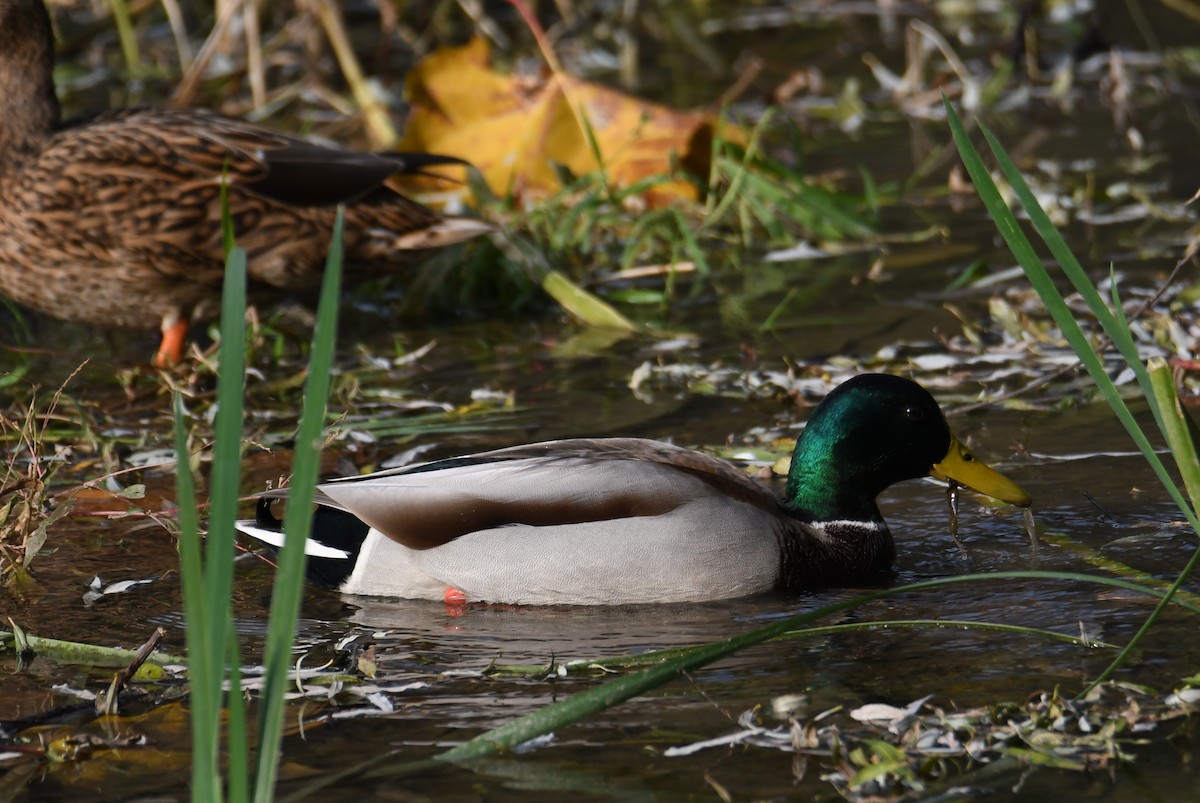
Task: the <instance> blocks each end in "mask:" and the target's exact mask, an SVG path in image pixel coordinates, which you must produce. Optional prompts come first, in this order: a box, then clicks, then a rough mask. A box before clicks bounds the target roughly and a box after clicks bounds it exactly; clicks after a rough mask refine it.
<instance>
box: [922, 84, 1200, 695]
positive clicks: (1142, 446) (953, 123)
mask: <svg viewBox="0 0 1200 803" xmlns="http://www.w3.org/2000/svg"><path fill="white" fill-rule="evenodd" d="M942 104H943V106H944V107H945V109H946V117H947V120H948V122H949V124H950V130H951V133H952V134H953V137H954V142H955V145H956V146H957V147H958V152H959V155H960V156H961V157H962V160H963V163H964V164H965V165H966V167H967V172H968V173H969V174H970V176H971V179H972V181H973V182H974V183H975V188H976V191H977V192H978V193H979V196H980V198H981V199H982V200H983V203H984V205H985V206H986V207H987V209H988V212H989V213H990V214H991V215H992V218H993V220H994V221H995V222H996V225H997V227H998V228H999V229H1000V233H1001V235H1002V236H1003V237H1004V239H1005V242H1007V243H1008V246H1009V249H1010V250H1011V251H1012V252H1013V255H1014V256H1015V257H1016V258H1017V261H1018V262H1019V263H1020V265H1021V267H1022V269H1023V270H1024V271H1025V274H1026V276H1027V277H1028V278H1029V281H1030V283H1031V284H1032V285H1033V286H1034V289H1035V290H1036V291H1037V293H1038V295H1039V296H1040V297H1041V299H1042V303H1043V304H1045V306H1046V308H1047V310H1049V312H1050V314H1051V317H1053V318H1054V320H1055V323H1057V324H1058V326H1059V329H1060V331H1062V333H1063V335H1064V336H1065V337H1066V338H1067V341H1068V342H1069V343H1070V344H1071V346H1072V348H1074V349H1075V353H1076V354H1077V355H1078V356H1079V358H1080V361H1081V362H1082V363H1083V365H1084V367H1085V368H1086V369H1087V371H1088V374H1089V375H1090V376H1091V377H1092V379H1093V380H1094V381H1095V382H1096V385H1097V386H1098V387H1099V388H1100V390H1101V392H1102V393H1103V394H1104V397H1105V399H1106V400H1107V401H1108V403H1109V406H1110V407H1111V408H1112V410H1113V412H1114V413H1115V414H1116V416H1117V419H1118V420H1120V422H1121V424H1122V425H1123V426H1124V427H1125V429H1126V431H1127V432H1128V433H1129V435H1130V437H1131V438H1132V439H1133V441H1134V443H1136V444H1137V446H1138V449H1139V450H1141V452H1142V455H1143V456H1144V457H1145V459H1146V462H1147V463H1149V464H1150V466H1151V468H1152V469H1153V470H1154V473H1155V475H1156V476H1157V477H1158V478H1159V481H1160V482H1161V483H1162V484H1163V487H1164V488H1166V490H1167V493H1168V494H1169V495H1170V496H1171V498H1172V499H1173V500H1174V501H1175V503H1176V504H1177V505H1178V506H1179V509H1180V511H1181V512H1182V513H1183V514H1184V516H1185V517H1186V518H1187V520H1188V522H1189V523H1190V524H1191V525H1192V528H1193V529H1194V530H1195V531H1196V532H1197V533H1198V534H1200V520H1198V519H1197V517H1196V514H1195V512H1194V511H1193V510H1192V507H1191V506H1190V505H1189V504H1188V503H1187V501H1186V500H1185V499H1184V498H1183V494H1182V493H1181V492H1180V491H1179V487H1178V486H1177V485H1176V484H1175V481H1174V480H1173V479H1172V478H1171V475H1170V474H1169V473H1168V472H1167V469H1166V467H1165V466H1164V465H1163V463H1162V461H1161V460H1160V459H1159V457H1158V454H1157V453H1156V452H1155V451H1154V449H1153V448H1152V447H1151V446H1150V442H1149V439H1148V438H1147V437H1146V435H1145V433H1144V432H1143V431H1142V429H1141V427H1140V426H1138V424H1137V422H1136V421H1135V420H1134V418H1133V415H1132V414H1131V413H1130V411H1129V408H1128V406H1127V405H1126V404H1125V402H1124V400H1123V399H1122V398H1121V397H1120V395H1119V394H1118V393H1117V389H1116V387H1115V386H1114V385H1113V383H1112V381H1111V380H1110V379H1109V377H1108V374H1107V373H1106V372H1105V371H1104V367H1103V363H1102V361H1101V359H1100V356H1099V355H1098V354H1097V353H1096V351H1095V349H1094V348H1092V346H1091V344H1090V343H1089V342H1088V341H1087V338H1086V337H1084V335H1083V332H1082V330H1080V328H1079V326H1078V324H1077V323H1076V322H1075V319H1074V316H1073V315H1072V314H1071V312H1070V310H1069V308H1068V307H1067V305H1066V301H1065V299H1064V298H1063V297H1062V294H1061V293H1059V292H1058V289H1057V288H1056V287H1055V286H1054V283H1053V282H1052V281H1051V280H1050V277H1049V274H1048V273H1047V271H1046V269H1045V267H1044V266H1043V265H1042V264H1041V261H1040V260H1039V259H1038V258H1037V255H1036V254H1035V253H1034V252H1033V248H1032V247H1031V246H1030V244H1029V241H1028V239H1026V238H1025V236H1024V234H1023V233H1022V232H1021V230H1020V227H1019V226H1018V225H1017V222H1016V218H1015V217H1014V216H1013V214H1012V212H1011V211H1009V209H1008V206H1007V205H1006V204H1005V203H1004V202H1003V199H1001V198H1000V194H999V192H998V191H997V190H996V186H995V184H994V183H993V182H992V178H991V176H990V175H989V174H988V172H987V170H986V169H985V168H984V166H983V162H982V160H981V159H980V158H979V154H978V152H977V151H976V150H975V148H974V146H973V145H972V144H971V142H970V140H969V139H968V137H967V135H966V131H965V130H964V129H963V126H962V122H961V121H960V120H959V119H958V115H957V114H955V112H954V109H953V107H952V106H951V105H950V103H949V101H947V100H946V99H945V98H944V97H943V99H942ZM984 136H985V137H987V140H988V144H989V146H990V147H991V149H992V151H993V153H994V154H995V155H996V159H997V161H998V163H999V164H1000V165H1001V170H1002V172H1003V173H1004V175H1005V178H1006V179H1008V181H1009V182H1010V183H1011V184H1012V185H1013V188H1014V189H1015V190H1016V192H1017V197H1018V199H1019V200H1020V201H1021V203H1022V205H1023V207H1024V208H1025V211H1026V213H1027V214H1029V216H1030V220H1031V221H1033V223H1034V227H1035V229H1037V230H1038V232H1039V234H1040V235H1041V237H1042V239H1043V241H1045V242H1046V245H1047V247H1048V248H1050V249H1051V252H1052V253H1054V254H1055V256H1056V258H1058V260H1059V265H1060V266H1061V267H1062V268H1063V270H1064V272H1065V273H1067V275H1068V278H1069V279H1070V280H1071V282H1072V284H1073V285H1075V287H1076V289H1077V290H1079V292H1080V293H1081V295H1082V296H1083V297H1084V298H1085V300H1087V303H1088V305H1089V307H1090V308H1091V310H1092V312H1093V314H1094V315H1096V318H1097V320H1099V321H1100V324H1101V326H1102V327H1103V328H1104V330H1105V333H1106V334H1108V336H1109V339H1110V340H1111V341H1112V342H1113V343H1114V345H1116V347H1117V349H1118V350H1119V351H1120V352H1121V354H1122V356H1124V358H1125V360H1126V362H1127V363H1128V364H1129V365H1130V367H1131V368H1133V369H1134V372H1135V373H1137V375H1138V382H1139V384H1140V385H1141V386H1142V389H1143V393H1144V395H1145V397H1146V400H1147V404H1148V405H1149V406H1150V408H1151V410H1152V411H1153V413H1154V416H1155V420H1156V422H1157V423H1158V426H1159V428H1160V430H1162V431H1163V433H1164V436H1165V435H1166V424H1165V422H1164V420H1163V415H1162V412H1161V410H1160V409H1159V404H1158V402H1157V401H1156V400H1155V399H1154V392H1153V388H1152V386H1151V382H1150V379H1149V376H1148V374H1147V372H1146V370H1145V368H1144V366H1142V364H1141V359H1140V356H1139V355H1138V354H1137V349H1136V344H1134V342H1133V336H1132V334H1131V333H1130V330H1129V324H1128V321H1126V320H1125V316H1124V311H1123V310H1122V309H1121V304H1120V298H1119V297H1118V294H1117V291H1116V283H1115V282H1113V294H1112V296H1113V298H1112V302H1113V306H1112V308H1111V309H1110V308H1109V307H1108V306H1107V305H1106V304H1104V302H1103V299H1102V298H1101V296H1100V293H1099V291H1098V290H1097V289H1096V288H1095V286H1094V285H1093V284H1092V283H1091V280H1090V279H1089V278H1088V277H1087V274H1086V273H1084V272H1083V269H1082V268H1081V267H1080V265H1079V262H1078V261H1077V260H1076V259H1075V257H1074V255H1073V254H1072V253H1071V252H1070V249H1069V248H1067V246H1066V243H1065V242H1064V241H1063V240H1062V238H1061V236H1059V234H1058V232H1057V231H1056V230H1055V229H1054V226H1053V225H1052V224H1051V223H1050V220H1049V217H1048V216H1047V215H1046V214H1045V212H1044V211H1043V210H1042V208H1041V206H1040V204H1038V202H1037V199H1036V198H1035V197H1034V196H1033V193H1032V192H1030V190H1029V187H1028V185H1027V184H1026V183H1025V180H1024V178H1022V177H1021V175H1020V172H1019V171H1018V170H1017V169H1016V167H1015V166H1014V165H1013V163H1012V160H1011V159H1009V157H1008V155H1007V153H1005V152H1004V148H1003V147H1002V146H1001V145H1000V143H999V141H997V140H996V139H995V137H993V136H992V135H991V133H990V132H988V131H987V130H986V129H984ZM1179 459H1180V456H1179V455H1178V454H1176V460H1177V461H1178V460H1179ZM1198 563H1200V550H1196V551H1195V552H1194V553H1193V554H1192V557H1191V559H1190V560H1189V561H1188V563H1187V565H1186V566H1185V567H1184V568H1183V570H1182V571H1181V572H1180V573H1179V576H1178V577H1176V579H1175V582H1174V583H1172V585H1171V587H1170V588H1169V589H1168V590H1167V591H1166V593H1165V595H1164V596H1163V598H1162V600H1161V601H1160V602H1159V604H1158V605H1157V606H1155V608H1154V610H1153V611H1152V612H1151V613H1150V615H1149V616H1147V617H1146V620H1145V621H1144V622H1143V623H1142V625H1141V627H1140V628H1139V629H1138V632H1137V633H1135V634H1134V636H1133V638H1131V639H1130V640H1129V642H1128V643H1126V645H1125V646H1124V647H1123V648H1122V650H1121V651H1120V653H1119V654H1118V655H1117V656H1116V658H1114V659H1113V660H1112V662H1111V663H1110V664H1109V665H1108V667H1106V668H1105V670H1104V671H1103V672H1101V673H1100V675H1099V676H1097V677H1096V679H1095V680H1093V681H1092V683H1091V684H1090V685H1089V686H1088V688H1087V689H1086V690H1085V691H1084V693H1085V694H1086V693H1087V692H1088V691H1090V690H1091V689H1093V688H1095V687H1096V686H1097V685H1098V684H1100V683H1103V682H1104V681H1105V680H1107V679H1109V678H1110V677H1112V675H1113V674H1114V673H1115V672H1116V670H1117V669H1118V668H1120V667H1121V666H1122V665H1123V664H1124V663H1125V662H1126V661H1127V660H1128V659H1129V656H1130V655H1132V654H1133V651H1134V650H1135V649H1136V648H1137V646H1138V644H1140V643H1141V641H1142V639H1143V638H1144V637H1145V636H1146V635H1147V634H1148V633H1149V632H1150V630H1151V628H1152V627H1153V625H1154V623H1155V622H1156V621H1157V620H1158V618H1159V616H1161V615H1162V612H1163V611H1164V610H1165V608H1166V606H1167V605H1168V604H1169V603H1170V602H1171V600H1172V597H1173V595H1174V593H1175V592H1176V591H1177V590H1178V589H1179V587H1180V586H1181V585H1182V584H1183V582H1184V581H1185V580H1186V579H1187V578H1188V577H1190V576H1191V574H1192V572H1193V571H1194V570H1195V568H1196V566H1197V564H1198Z"/></svg>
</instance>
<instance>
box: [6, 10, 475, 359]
mask: <svg viewBox="0 0 1200 803" xmlns="http://www.w3.org/2000/svg"><path fill="white" fill-rule="evenodd" d="M53 66H54V48H53V36H52V32H51V27H50V18H49V15H48V13H47V11H46V8H45V6H44V5H43V3H42V0H0V292H2V293H4V294H5V295H8V296H10V297H11V298H13V299H15V300H16V301H18V302H20V303H22V304H26V305H28V306H30V307H33V308H34V309H37V310H40V311H42V312H45V313H48V314H50V315H53V316H56V317H59V318H65V319H67V320H74V321H83V322H86V323H91V324H98V325H108V326H121V327H133V328H147V329H148V328H153V327H156V326H160V325H161V327H162V329H163V333H164V339H163V347H162V348H161V349H160V351H159V354H158V356H157V357H156V361H157V362H160V363H161V362H165V361H170V360H177V359H179V356H180V351H181V348H182V341H183V334H184V332H185V331H186V326H187V322H188V321H189V320H190V319H193V318H203V317H207V316H211V315H212V314H213V313H215V311H216V302H217V301H218V299H219V297H220V288H221V281H222V276H223V272H224V250H223V246H222V239H221V209H220V185H221V180H222V176H223V175H225V176H227V177H228V183H229V205H230V211H231V214H232V218H233V221H234V225H235V229H236V232H237V238H238V244H239V245H241V246H242V247H243V248H245V249H246V251H247V253H248V257H249V274H250V282H251V290H252V292H253V291H262V290H269V289H270V288H279V289H282V290H288V291H292V290H299V291H304V290H309V289H313V288H315V287H317V286H318V285H319V283H320V276H321V269H322V267H323V264H324V259H325V252H326V248H327V246H328V242H329V236H330V232H331V230H332V227H333V220H334V215H335V209H336V206H337V204H346V205H347V206H346V227H345V254H346V270H347V273H348V274H349V275H350V276H354V275H359V276H362V275H370V274H373V273H380V272H385V271H389V270H393V269H395V268H398V267H402V266H405V265H411V264H413V263H414V262H416V261H418V260H419V259H420V258H422V257H423V256H425V255H426V254H427V253H428V251H429V249H433V248H437V247H440V246H443V245H448V244H450V243H455V242H459V241H461V240H464V239H467V238H470V237H474V236H476V235H478V234H481V233H483V232H485V231H487V230H488V228H489V227H488V226H487V225H486V224H484V223H482V222H480V221H476V220H471V219H467V218H453V217H446V216H443V215H440V214H439V213H437V212H434V211H433V210H430V209H427V208H426V207H424V206H422V205H421V204H418V203H416V202H415V201H411V200H409V199H408V198H405V197H404V196H403V195H400V194H399V193H397V192H395V191H393V190H391V189H389V188H388V187H386V186H385V185H384V181H385V180H386V179H387V178H388V177H389V176H391V175H393V174H396V173H402V172H406V171H408V172H411V171H413V170H417V169H419V168H420V167H422V166H425V165H428V164H435V163H439V162H447V161H456V160H451V159H442V158H440V157H433V156H422V155H407V154H370V153H360V152H353V151H346V150H341V149H337V148H326V147H322V146H319V145H313V144H311V143H308V142H304V141H302V140H298V139H293V138H291V137H287V136H283V135H280V134H277V133H274V132H272V131H269V130H267V129H264V128H261V127H259V126H256V125H252V124H250V123H247V122H244V121H241V120H236V119H233V118H229V117H223V116H221V115H218V114H213V113H210V112H205V111H198V110H190V109H173V110H172V109H142V108H130V109H118V110H114V111H111V112H106V113H103V114H100V115H97V116H95V117H92V118H90V119H87V120H85V121H83V122H80V123H76V124H68V125H64V124H62V122H61V120H60V111H59V105H58V100H57V99H56V97H55V92H54V83H53V77H52V70H53ZM171 338H174V340H175V342H174V343H172V342H169V340H170V339H171Z"/></svg>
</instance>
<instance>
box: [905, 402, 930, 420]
mask: <svg viewBox="0 0 1200 803" xmlns="http://www.w3.org/2000/svg"><path fill="white" fill-rule="evenodd" d="M904 417H905V418H907V419H908V420H909V421H920V420H921V419H922V418H924V417H925V411H924V410H922V409H921V408H920V407H914V406H913V405H911V404H910V405H909V406H908V407H905V408H904Z"/></svg>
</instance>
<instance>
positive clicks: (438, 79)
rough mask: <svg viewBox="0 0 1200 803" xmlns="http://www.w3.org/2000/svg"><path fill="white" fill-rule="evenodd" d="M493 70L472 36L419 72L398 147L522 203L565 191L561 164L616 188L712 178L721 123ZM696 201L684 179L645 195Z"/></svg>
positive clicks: (562, 79)
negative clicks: (469, 174) (682, 174)
mask: <svg viewBox="0 0 1200 803" xmlns="http://www.w3.org/2000/svg"><path fill="white" fill-rule="evenodd" d="M489 62H490V51H489V49H488V45H487V43H486V42H485V41H484V40H482V39H479V38H476V39H473V40H471V41H470V42H468V43H467V44H466V45H463V46H461V47H453V48H443V49H441V50H438V51H437V52H435V53H433V54H432V55H430V56H429V57H428V58H426V59H425V60H424V61H422V62H421V63H420V64H419V65H417V67H416V69H414V70H413V71H412V72H411V73H410V74H409V76H408V81H407V89H408V96H409V102H410V104H411V106H412V111H411V113H410V114H409V118H408V125H407V128H406V130H405V133H404V137H403V140H402V142H401V144H400V147H401V149H402V150H413V151H428V152H431V153H439V154H445V155H449V156H457V157H460V158H462V159H465V160H467V161H468V162H470V163H471V164H473V165H474V166H475V167H477V168H479V170H480V172H482V173H483V176H484V178H485V179H486V180H487V183H488V186H489V187H490V188H491V190H492V191H493V192H495V193H497V194H500V195H504V194H508V193H509V192H511V193H512V194H513V195H514V196H515V197H516V198H518V200H521V201H529V200H536V199H537V198H542V197H545V196H547V195H550V194H551V193H553V192H555V191H557V190H559V189H560V188H561V185H560V182H559V178H558V173H557V172H556V171H555V169H554V165H555V164H559V165H563V166H565V167H566V168H568V169H569V170H570V171H571V172H572V173H573V174H575V175H583V174H586V173H591V172H594V171H596V170H599V169H600V168H601V166H603V168H604V170H605V173H606V176H607V178H608V181H609V182H610V183H612V184H614V185H616V186H629V185H630V184H633V183H635V182H637V181H640V180H642V179H645V178H647V177H650V176H657V175H668V174H671V173H672V172H673V170H674V166H675V165H674V164H673V163H678V164H679V165H682V166H683V167H685V168H686V169H688V170H689V171H690V172H692V173H693V174H694V175H698V176H701V177H703V176H706V175H707V174H708V159H709V155H710V146H711V142H712V137H713V132H714V130H715V129H716V127H717V126H718V125H719V121H718V120H717V118H716V116H715V115H712V114H708V113H703V112H683V111H678V110H676V109H672V108H669V107H667V106H663V105H660V104H656V103H650V102H647V101H644V100H640V99H638V98H634V97H631V96H629V95H626V94H623V93H621V92H618V91H616V90H613V89H608V88H607V87H603V86H600V85H598V84H593V83H589V82H587V81H581V80H579V79H577V78H574V77H572V76H569V75H566V74H561V73H560V74H559V75H557V76H538V77H534V78H530V77H526V76H511V75H500V74H499V73H496V72H493V71H492V70H491V69H490V67H489ZM581 118H582V120H585V121H586V125H587V126H588V127H590V129H591V131H592V135H593V137H594V139H595V147H593V146H592V144H590V143H589V142H588V138H587V135H586V134H585V132H584V130H583V126H582V125H581ZM730 130H731V131H733V135H734V136H736V135H737V132H736V130H734V129H732V128H730ZM722 134H723V135H729V134H728V133H727V132H726V131H724V130H722ZM597 152H598V153H599V157H600V158H599V159H598V158H597ZM695 197H696V188H695V186H694V185H693V184H691V183H690V182H688V181H686V180H683V179H681V178H678V179H677V178H667V179H664V181H663V182H661V183H658V184H656V185H655V186H654V187H653V188H651V189H650V190H648V191H647V192H646V194H645V199H646V202H647V204H648V205H650V206H662V205H665V204H669V203H671V202H673V201H676V200H681V199H683V200H694V199H695Z"/></svg>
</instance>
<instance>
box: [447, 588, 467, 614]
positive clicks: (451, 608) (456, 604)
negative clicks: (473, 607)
mask: <svg viewBox="0 0 1200 803" xmlns="http://www.w3.org/2000/svg"><path fill="white" fill-rule="evenodd" d="M442 599H443V600H444V601H445V603H446V614H447V615H449V616H462V615H463V614H464V613H466V612H467V595H466V594H464V593H463V592H461V591H459V590H458V589H457V588H454V587H453V586H450V587H449V588H447V589H446V593H445V594H444V595H443V596H442Z"/></svg>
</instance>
